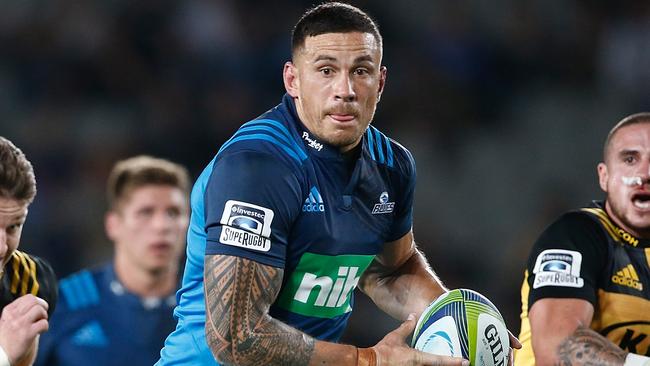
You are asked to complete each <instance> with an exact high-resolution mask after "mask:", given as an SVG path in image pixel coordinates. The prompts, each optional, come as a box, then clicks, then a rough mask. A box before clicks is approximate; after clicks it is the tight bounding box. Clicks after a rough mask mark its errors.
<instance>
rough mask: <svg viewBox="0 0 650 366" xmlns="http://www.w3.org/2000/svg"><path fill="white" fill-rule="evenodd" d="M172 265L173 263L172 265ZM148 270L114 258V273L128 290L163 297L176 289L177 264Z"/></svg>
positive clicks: (145, 295) (138, 293)
mask: <svg viewBox="0 0 650 366" xmlns="http://www.w3.org/2000/svg"><path fill="white" fill-rule="evenodd" d="M172 266H173V265H172ZM172 266H170V267H168V268H167V269H166V270H159V271H148V270H146V269H143V268H140V267H137V266H135V265H132V264H130V263H128V261H126V260H124V259H122V260H120V259H119V258H117V257H116V258H115V275H116V276H117V279H118V280H119V281H120V283H121V284H122V286H124V287H125V288H126V289H127V290H128V291H129V292H131V293H134V294H136V295H138V296H142V297H165V296H169V295H171V294H173V293H174V291H176V287H177V273H178V266H175V267H174V268H172Z"/></svg>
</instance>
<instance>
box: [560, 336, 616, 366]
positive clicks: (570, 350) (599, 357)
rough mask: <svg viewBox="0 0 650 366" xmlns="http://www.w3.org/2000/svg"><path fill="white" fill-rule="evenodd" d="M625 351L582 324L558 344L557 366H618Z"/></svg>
mask: <svg viewBox="0 0 650 366" xmlns="http://www.w3.org/2000/svg"><path fill="white" fill-rule="evenodd" d="M626 356H627V352H625V351H623V350H622V349H620V348H619V347H617V346H616V345H615V344H614V343H612V342H611V341H609V340H608V339H607V338H605V337H603V336H602V335H600V334H598V333H597V332H595V331H593V330H591V329H589V328H586V327H584V326H580V327H578V329H576V331H575V332H574V333H573V334H571V335H570V336H569V337H567V338H566V339H564V341H562V343H560V345H559V346H558V363H557V365H558V366H572V365H573V366H575V365H603V366H610V365H611V366H620V365H623V364H624V363H625V357H626Z"/></svg>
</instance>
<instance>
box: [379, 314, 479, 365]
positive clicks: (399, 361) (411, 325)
mask: <svg viewBox="0 0 650 366" xmlns="http://www.w3.org/2000/svg"><path fill="white" fill-rule="evenodd" d="M415 325H416V321H415V315H414V314H410V315H409V317H408V319H406V321H405V322H404V323H402V325H400V326H399V328H397V329H395V330H394V331H392V332H390V333H388V334H387V335H386V336H385V337H384V339H382V340H381V341H380V342H379V343H377V344H376V345H375V346H374V347H372V348H373V349H374V350H375V353H376V354H377V366H392V365H410V366H420V365H423V366H424V365H428V366H468V365H469V361H467V360H464V359H462V358H460V357H447V356H438V355H433V354H430V353H425V352H421V351H418V350H416V349H414V348H411V347H409V345H408V344H407V343H406V338H407V337H408V336H409V335H410V334H411V333H412V332H413V330H414V329H415Z"/></svg>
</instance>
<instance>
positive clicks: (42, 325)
mask: <svg viewBox="0 0 650 366" xmlns="http://www.w3.org/2000/svg"><path fill="white" fill-rule="evenodd" d="M30 329H31V331H32V332H33V333H32V334H41V333H44V332H47V330H48V329H50V322H48V321H47V319H41V320H38V321H37V322H35V323H34V324H32V325H31V326H30Z"/></svg>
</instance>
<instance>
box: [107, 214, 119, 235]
mask: <svg viewBox="0 0 650 366" xmlns="http://www.w3.org/2000/svg"><path fill="white" fill-rule="evenodd" d="M118 227H119V217H118V214H117V212H115V211H112V210H111V211H108V212H107V213H106V215H105V216H104V230H106V236H108V238H109V239H110V240H111V241H115V240H116V239H117V236H118Z"/></svg>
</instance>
